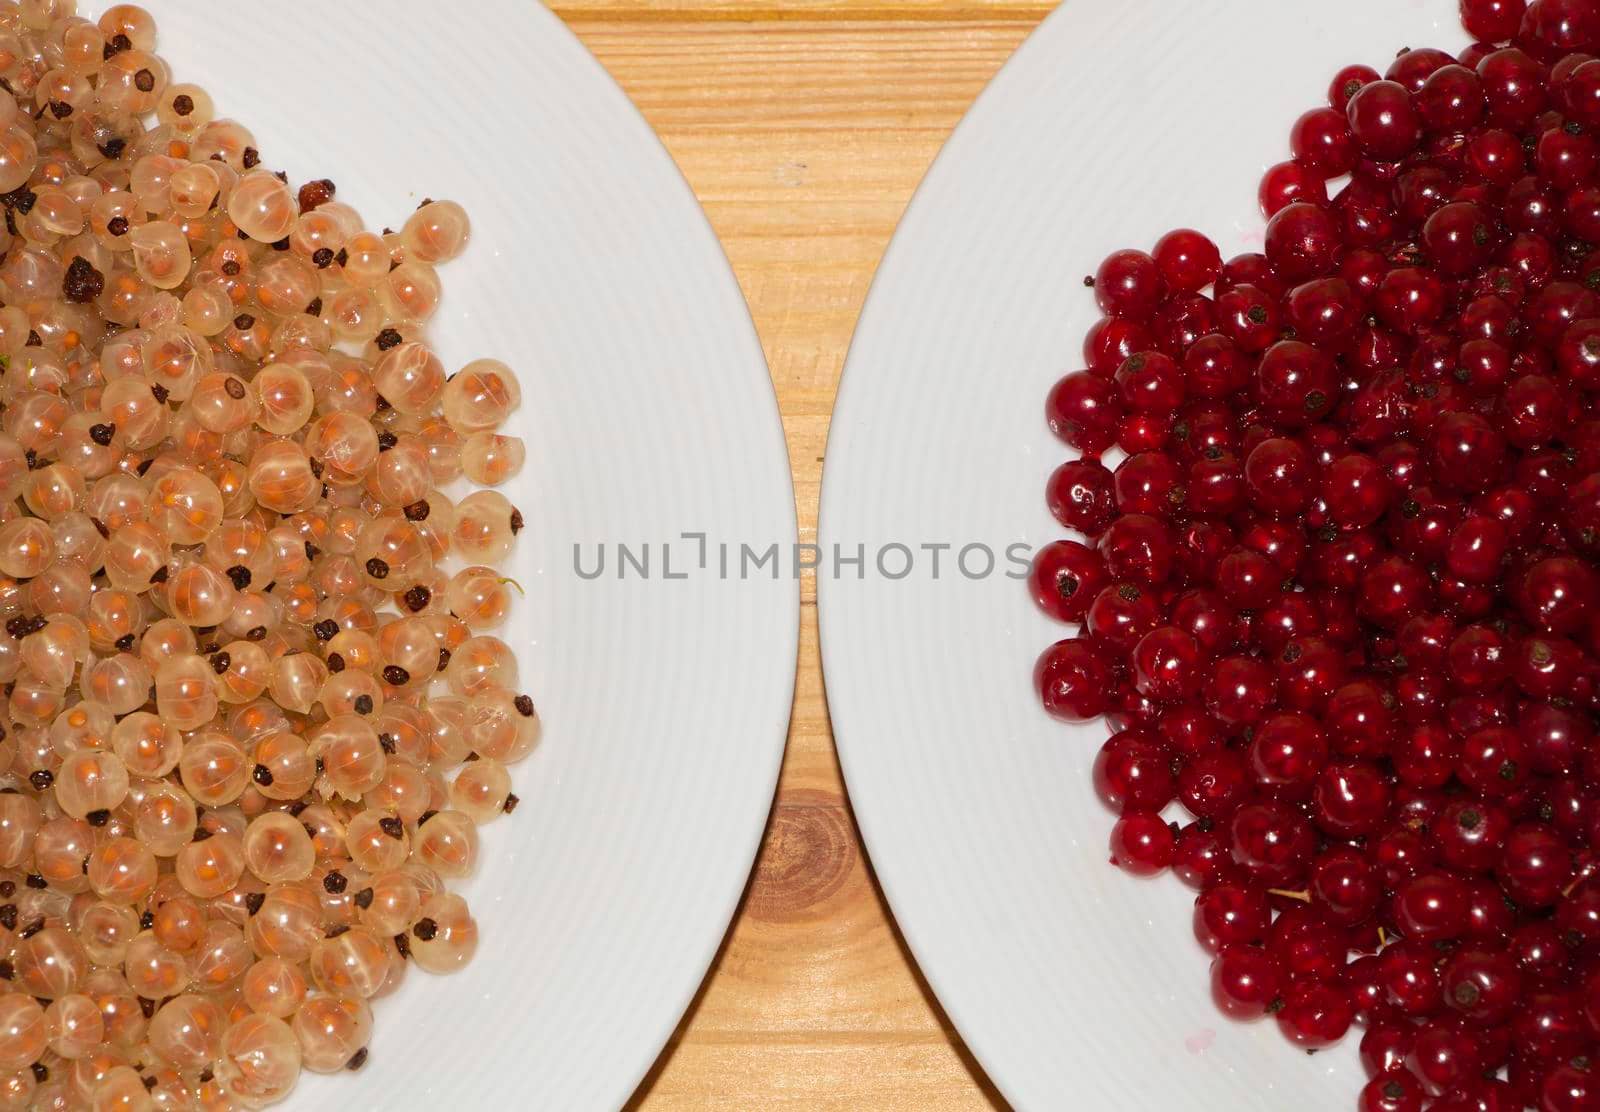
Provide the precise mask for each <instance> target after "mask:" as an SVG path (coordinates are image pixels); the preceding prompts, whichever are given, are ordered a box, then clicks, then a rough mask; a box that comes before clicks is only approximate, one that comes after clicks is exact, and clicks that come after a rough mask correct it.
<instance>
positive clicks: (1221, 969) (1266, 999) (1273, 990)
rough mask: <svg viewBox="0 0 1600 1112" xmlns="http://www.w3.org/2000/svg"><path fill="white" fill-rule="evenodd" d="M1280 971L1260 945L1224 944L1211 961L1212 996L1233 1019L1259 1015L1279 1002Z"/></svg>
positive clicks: (1251, 1017) (1281, 989) (1257, 1016)
mask: <svg viewBox="0 0 1600 1112" xmlns="http://www.w3.org/2000/svg"><path fill="white" fill-rule="evenodd" d="M1282 991H1283V973H1282V971H1281V970H1280V969H1279V968H1278V964H1277V962H1275V961H1274V960H1273V959H1272V958H1271V957H1269V956H1268V955H1267V953H1266V952H1265V951H1264V950H1262V949H1261V948H1260V947H1257V946H1252V945H1249V944H1246V943H1232V944H1229V945H1226V946H1223V947H1222V949H1221V950H1219V951H1218V953H1217V956H1216V957H1215V958H1213V959H1212V962H1211V999H1212V1000H1214V1001H1215V1002H1216V1005H1217V1008H1218V1009H1219V1010H1221V1011H1222V1013H1223V1014H1224V1015H1227V1016H1230V1017H1231V1018H1233V1019H1241V1020H1243V1019H1259V1018H1260V1017H1261V1016H1264V1015H1266V1014H1267V1013H1268V1011H1270V1010H1271V1009H1273V1008H1274V1007H1275V1006H1278V1004H1279V997H1280V994H1281V993H1282Z"/></svg>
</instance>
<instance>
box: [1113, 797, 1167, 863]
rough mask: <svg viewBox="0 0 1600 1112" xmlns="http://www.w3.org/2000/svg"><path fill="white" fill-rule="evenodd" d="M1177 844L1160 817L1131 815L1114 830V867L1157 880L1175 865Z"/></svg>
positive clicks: (1142, 812) (1123, 817)
mask: <svg viewBox="0 0 1600 1112" xmlns="http://www.w3.org/2000/svg"><path fill="white" fill-rule="evenodd" d="M1175 840H1176V835H1174V834H1173V832H1172V828H1171V827H1170V826H1168V825H1167V822H1166V820H1165V819H1163V818H1162V817H1161V816H1160V815H1156V814H1151V813H1149V812H1145V811H1133V812H1129V813H1127V814H1124V815H1123V816H1122V817H1121V818H1120V819H1118V820H1117V822H1116V825H1115V826H1113V827H1112V828H1111V861H1112V864H1114V865H1116V866H1117V867H1118V868H1120V869H1122V870H1124V871H1125V872H1130V873H1133V874H1134V875H1135V876H1153V875H1154V874H1156V873H1159V872H1161V871H1162V870H1163V869H1165V868H1166V867H1167V866H1169V865H1171V864H1172V849H1173V844H1174V842H1175Z"/></svg>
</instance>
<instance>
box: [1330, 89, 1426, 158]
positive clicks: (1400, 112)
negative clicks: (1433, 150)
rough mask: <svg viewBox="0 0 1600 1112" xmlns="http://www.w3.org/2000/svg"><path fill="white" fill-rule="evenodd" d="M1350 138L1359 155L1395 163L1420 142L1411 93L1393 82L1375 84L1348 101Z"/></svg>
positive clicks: (1419, 124)
mask: <svg viewBox="0 0 1600 1112" xmlns="http://www.w3.org/2000/svg"><path fill="white" fill-rule="evenodd" d="M1345 111H1346V117H1347V121H1348V123H1349V133H1350V136H1351V137H1352V138H1353V139H1354V140H1355V142H1356V145H1357V146H1358V147H1360V148H1361V152H1362V153H1363V154H1364V155H1366V156H1367V157H1368V158H1373V159H1377V160H1378V161H1380V162H1396V161H1398V160H1400V159H1402V158H1404V157H1405V156H1406V155H1408V154H1410V153H1411V151H1412V150H1413V149H1414V148H1415V147H1416V145H1417V143H1418V142H1420V141H1421V139H1422V120H1421V119H1420V118H1419V117H1418V115H1417V109H1416V106H1415V105H1414V104H1413V103H1412V100H1411V93H1410V92H1409V91H1407V90H1406V88H1405V87H1404V86H1402V85H1399V84H1397V83H1396V82H1393V81H1374V82H1372V83H1371V84H1369V85H1365V86H1363V87H1362V88H1361V89H1360V91H1358V92H1357V93H1356V95H1355V96H1353V97H1351V98H1350V104H1349V106H1348V107H1347V108H1346V110H1345Z"/></svg>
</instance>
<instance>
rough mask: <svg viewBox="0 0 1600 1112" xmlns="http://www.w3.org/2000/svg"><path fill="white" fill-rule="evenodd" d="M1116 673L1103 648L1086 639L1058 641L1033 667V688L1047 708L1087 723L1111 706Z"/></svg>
mask: <svg viewBox="0 0 1600 1112" xmlns="http://www.w3.org/2000/svg"><path fill="white" fill-rule="evenodd" d="M1112 679H1113V672H1112V668H1111V664H1110V662H1109V661H1108V660H1107V659H1106V657H1105V655H1104V653H1103V652H1102V651H1101V649H1100V648H1098V647H1097V646H1095V645H1094V644H1093V643H1092V642H1090V641H1089V640H1087V639H1085V638H1081V637H1074V638H1069V639H1067V640H1065V641H1057V642H1056V643H1055V644H1054V645H1051V646H1050V647H1049V648H1048V649H1046V650H1045V651H1044V652H1043V653H1042V654H1040V656H1039V662H1038V664H1037V665H1035V666H1034V672H1033V683H1034V690H1036V691H1037V692H1038V693H1039V698H1040V700H1041V701H1042V702H1043V703H1044V709H1045V710H1047V711H1049V712H1050V713H1051V714H1052V715H1054V716H1055V717H1056V718H1059V719H1061V720H1062V721H1065V722H1088V721H1090V720H1092V719H1095V718H1098V717H1099V716H1100V715H1102V714H1104V713H1105V712H1106V711H1107V709H1109V707H1110V705H1111V701H1110V696H1111V684H1112Z"/></svg>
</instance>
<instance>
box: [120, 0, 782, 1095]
mask: <svg viewBox="0 0 1600 1112" xmlns="http://www.w3.org/2000/svg"><path fill="white" fill-rule="evenodd" d="M151 7H152V9H153V11H154V12H155V15H156V17H157V19H158V21H159V24H160V30H161V39H160V44H159V46H158V49H159V50H160V51H161V53H162V54H163V55H164V56H165V57H167V58H168V60H169V61H170V62H171V63H172V66H173V69H174V71H175V74H176V79H178V80H193V81H197V82H199V83H201V84H202V85H204V86H205V87H206V89H207V90H208V91H211V92H212V93H213V95H214V96H215V98H216V100H217V103H218V108H219V114H220V115H228V116H233V117H235V118H237V119H239V120H241V121H242V122H244V123H245V124H246V125H247V126H249V127H250V128H252V129H253V131H254V132H255V136H256V138H257V140H258V145H259V147H260V149H261V153H262V157H263V160H264V162H265V163H266V164H267V165H269V166H272V167H274V168H280V167H281V168H282V169H285V170H287V171H288V172H289V175H290V179H291V181H293V182H296V183H298V182H300V181H304V180H307V179H309V178H315V177H323V176H326V177H331V178H332V179H333V180H334V181H335V182H337V183H338V187H339V192H338V197H339V199H340V200H341V201H349V202H350V203H352V204H354V205H355V206H356V207H357V208H359V209H360V210H361V212H362V213H363V215H364V216H366V218H367V219H368V221H369V222H370V223H371V224H372V225H374V226H376V225H381V224H391V225H394V226H397V227H398V226H399V224H400V222H401V221H403V220H404V219H405V218H406V216H407V215H408V214H409V213H410V211H411V210H412V208H413V207H415V205H416V204H417V202H418V201H419V200H420V199H421V198H422V197H423V196H424V195H429V196H433V197H450V198H453V199H455V200H458V201H460V202H461V203H462V204H464V205H465V206H466V208H467V210H468V212H469V213H470V214H471V217H472V221H473V241H472V243H471V245H470V247H469V249H468V252H467V254H466V255H465V256H463V257H462V258H461V259H460V260H458V261H456V262H454V263H451V264H449V265H447V266H446V267H445V268H444V269H443V270H442V271H441V275H442V277H443V279H444V286H445V297H444V303H443V308H442V309H441V311H440V319H439V321H438V324H437V326H436V327H435V328H434V329H433V339H434V341H435V343H436V344H437V346H438V348H439V350H440V352H441V355H442V356H443V358H444V360H445V363H446V364H447V366H448V367H449V368H450V369H452V370H453V369H455V368H456V367H458V366H460V365H461V364H462V363H464V362H466V361H467V360H469V359H471V358H474V357H478V356H496V357H499V358H503V359H505V360H506V361H507V362H508V363H510V364H511V365H512V367H513V368H515V369H516V370H517V372H518V373H519V375H520V376H521V379H522V387H523V404H522V409H521V410H520V412H519V413H518V414H517V416H516V417H515V419H514V424H515V426H516V428H515V431H516V432H518V433H520V434H521V435H522V436H523V437H525V438H526V440H527V443H528V449H529V452H528V462H527V467H526V469H525V471H524V472H523V475H522V476H521V477H520V479H519V481H518V482H517V483H516V484H515V488H514V489H512V490H508V491H507V493H508V495H509V496H510V497H511V498H512V500H513V501H514V502H516V503H517V504H518V505H519V506H520V507H521V509H522V511H523V513H524V515H525V516H526V518H527V521H528V528H527V529H526V530H525V531H524V532H523V534H522V536H521V538H520V541H519V544H518V547H517V551H516V555H515V557H514V559H513V561H512V566H513V569H514V570H513V571H512V572H511V574H512V575H514V576H516V577H517V579H519V580H520V581H521V583H522V584H523V585H524V586H525V587H526V588H527V597H526V599H525V600H524V601H523V602H521V603H520V604H519V608H518V611H517V613H516V615H515V617H514V619H513V623H512V625H511V627H510V628H511V633H510V634H508V635H507V636H508V640H511V641H512V642H513V643H514V645H515V647H516V649H517V651H518V655H519V658H520V661H521V664H522V673H523V675H522V679H523V684H524V686H525V687H526V688H527V690H528V691H530V692H531V693H532V694H533V695H534V697H535V699H536V700H537V702H538V704H539V708H540V713H541V715H542V716H543V718H544V720H545V739H544V742H543V744H542V746H541V748H540V750H539V751H538V752H536V753H535V754H534V756H533V757H531V758H530V759H529V760H528V761H527V762H526V763H524V764H523V765H520V766H518V767H517V768H516V769H514V778H515V782H516V791H517V792H518V794H519V795H520V796H521V797H522V805H521V807H520V808H519V809H518V811H517V812H516V814H515V815H512V816H510V817H508V818H505V819H502V820H498V821H496V822H495V823H493V824H491V825H490V826H488V827H486V828H485V836H484V854H483V865H482V868H481V869H480V871H479V873H478V875H477V876H475V877H474V878H473V879H472V880H471V881H470V882H469V883H468V884H467V885H466V889H465V891H466V894H467V896H468V898H469V900H470V902H471V904H472V906H473V908H474V910H475V912H476V915H477V918H478V922H479V926H480V928H481V945H480V948H479V950H478V954H477V957H476V959H475V960H474V961H473V963H472V964H471V965H470V966H469V967H468V968H467V969H466V970H465V971H464V972H462V973H460V974H458V975H456V976H452V977H445V978H435V977H430V976H428V975H427V974H424V973H421V972H420V971H415V970H413V972H412V974H411V975H410V978H409V979H408V981H407V983H406V984H405V986H404V987H403V988H402V990H401V992H400V993H399V994H398V996H397V998H395V999H392V1000H385V1001H381V1002H380V1003H379V1005H378V1007H377V1008H376V1013H377V1022H376V1034H375V1037H374V1039H373V1042H372V1055H371V1059H370V1060H369V1062H368V1064H367V1065H366V1067H365V1068H364V1069H363V1071H362V1073H361V1075H360V1076H340V1077H337V1078H331V1079H324V1078H313V1077H307V1078H306V1079H304V1080H303V1081H302V1083H301V1087H300V1088H299V1089H298V1090H297V1092H296V1095H295V1097H294V1098H293V1099H292V1100H291V1102H290V1103H291V1105H292V1106H294V1107H297V1108H318V1107H326V1108H332V1107H334V1106H335V1105H336V1104H337V1105H339V1106H341V1107H352V1106H353V1107H360V1108H380V1107H381V1108H385V1109H409V1108H445V1107H450V1108H462V1109H467V1108H471V1109H488V1108H510V1107H524V1106H527V1105H530V1104H537V1105H539V1106H541V1107H547V1108H562V1109H567V1108H571V1109H589V1108H606V1107H614V1106H617V1105H619V1104H621V1103H622V1102H623V1101H624V1100H626V1099H627V1097H628V1095H629V1093H630V1092H631V1091H632V1089H633V1087H634V1086H635V1085H636V1084H637V1083H638V1081H639V1079H640V1078H641V1077H642V1076H643V1074H644V1073H645V1071H646V1070H647V1069H648V1068H649V1066H650V1064H651V1061H652V1059H653V1058H654V1056H655V1055H656V1053H657V1051H658V1050H659V1049H660V1048H661V1046H662V1045H663V1043H664V1042H665V1041H666V1039H667V1036H668V1035H669V1034H670V1033H671V1031H672V1029H673V1027H674V1025H675V1024H676V1023H677V1020H678V1018H679V1017H680V1015H681V1014H682V1012H683V1010H684V1008H685V1007H686V1006H687V1004H688V1002H689V1000H690V998H691V997H692V995H693V993H694V991H695V988H696V986H697V985H698V984H699V982H700V980H701V977H702V976H703V975H704V973H705V970H706V968H707V966H708V965H709V964H710V961H711V959H712V957H713V955H714V954H715V952H716V948H717V945H718V943H719V941H720V940H721V938H722V935H723V932H724V931H725V929H726V927H727V924H728V921H729V918H730V917H731V915H732V913H733V910H734V907H735V905H736V903H737V901H738V898H739V894H740V891H741V889H742V887H743V885H744V882H745V878H746V876H747V875H748V873H749V869H750V865H751V862H752V860H753V858H754V854H755V850H756V846H757V843H758V840H759V838H760V834H761V829H762V825H763V822H764V820H765V817H766V815H767V812H768V809H769V807H770V804H771V798H772V791H773V787H774V784H775V782H776V777H777V771H778V764H779V761H780V758H781V755H782V751H783V741H784V732H785V726H786V724H787V722H788V716H789V702H790V696H791V692H792V688H793V680H794V663H795V646H796V643H797V629H798V612H799V611H798V605H799V604H798V590H797V587H796V584H795V582H794V581H793V580H792V579H790V578H787V577H785V578H783V579H781V580H779V581H772V580H769V579H765V578H756V579H751V580H747V581H743V582H741V581H739V580H737V579H731V580H728V581H723V580H720V579H718V578H717V577H716V575H715V574H714V570H715V567H714V565H713V569H712V574H706V573H700V572H696V573H695V574H693V575H692V576H691V577H690V578H688V579H686V580H682V581H678V580H674V581H671V582H668V581H666V580H664V579H662V578H661V568H660V564H659V561H660V553H659V551H656V552H654V553H653V562H652V566H651V571H652V573H653V578H651V579H650V580H648V581H641V580H640V579H638V578H636V577H630V578H629V579H628V580H627V581H623V582H619V581H618V580H617V579H616V578H615V575H614V566H615V565H614V562H613V563H609V564H608V573H607V576H606V577H605V578H603V579H600V580H596V581H593V582H589V581H584V580H582V579H580V578H579V577H578V576H577V575H576V574H575V573H574V570H573V546H574V545H575V544H580V543H581V544H583V545H584V546H585V549H584V551H585V553H586V556H585V562H586V566H592V559H593V553H594V551H595V550H594V546H595V545H596V544H597V543H605V544H607V545H612V544H615V543H617V542H628V543H631V544H632V545H634V546H635V551H637V548H638V545H639V544H640V543H641V542H652V545H653V546H654V545H656V544H659V542H662V541H666V540H670V539H672V538H676V537H678V535H679V534H680V533H681V532H683V531H686V530H691V531H693V530H699V531H704V532H707V533H709V534H710V536H711V539H712V541H713V542H714V541H715V540H716V539H718V538H721V539H725V540H731V541H735V542H737V541H750V542H752V543H754V542H756V541H760V542H761V543H762V544H766V543H769V542H777V543H779V544H792V543H793V541H794V536H795V520H794V509H793V506H794V502H793V496H792V488H791V485H790V481H789V471H788V463H787V456H786V453H785V451H784V441H783V434H782V430H781V427H780V425H779V422H778V412H777V406H776V403H775V399H774V397H773V392H772V387H771V384H770V380H769V378H768V375H767V370H766V365H765V363H764V361H763V359H762V354H761V348H760V345H759V343H758V342H757V339H756V334H755V330H754V328H753V326H752V324H751V321H750V317H749V314H748V312H747V310H746V308H745V305H744V302H743V300H742V298H741V297H740V294H739V289H738V286H737V284H736V283H735V281H734V278H733V275H732V272H731V271H730V270H729V268H728V265H727V262H726V260H725V258H724V257H723V254H722V251H721V249H720V247H719V245H718V243H717V240H716V237H715V236H714V235H713V234H712V231H711V228H710V227H709V225H708V224H707V222H706V220H705V217H704V215H703V214H702V213H701V211H700V209H699V208H698V207H697V205H696V204H695V201H694V198H693V196H692V195H691V193H690V191H689V189H688V187H687V186H686V184H685V183H684V181H683V179H682V177H681V176H680V175H679V173H678V171H677V169H676V167H674V165H673V163H672V161H671V159H670V158H669V157H668V156H667V154H666V152H665V151H664V150H663V149H662V147H661V145H660V143H659V142H658V141H657V139H656V137H655V136H654V135H653V134H652V133H651V131H650V128H649V127H648V126H647V125H646V123H645V122H644V120H643V119H642V118H641V117H640V116H639V114H638V112H637V111H636V110H635V109H634V108H633V106H632V105H631V104H630V103H629V102H628V100H627V98H626V97H625V96H624V95H623V93H622V92H621V90H619V89H618V88H617V86H616V85H615V84H613V83H612V81H611V79H610V78H609V77H608V76H607V75H606V73H605V71H604V70H602V69H601V67H600V66H599V65H598V64H597V63H596V62H595V60H594V59H593V58H592V57H591V56H590V55H589V54H588V53H587V52H586V51H585V50H584V49H583V47H582V46H581V45H580V44H579V43H578V41H577V40H576V39H575V38H574V37H573V36H572V35H571V34H570V33H569V32H568V31H567V30H566V29H565V27H563V26H562V24H561V23H560V21H559V20H557V19H556V18H555V17H554V16H553V15H552V14H551V13H550V12H548V11H547V10H545V9H544V8H542V7H539V6H537V5H535V4H532V3H528V2H525V0H476V2H474V3H473V4H471V5H449V4H445V5H440V4H437V3H433V2H432V0H402V2H397V0H340V2H339V3H337V4H319V5H311V6H307V5H303V4H215V3H212V2H210V0H152V3H151ZM684 545H685V542H683V541H681V540H680V541H679V542H678V546H677V547H676V548H675V550H674V553H673V561H674V568H673V570H674V573H675V574H676V573H678V572H680V571H681V570H682V569H683V567H684V566H685V564H686V563H687V559H686V557H687V556H688V555H689V554H690V553H691V552H692V548H685V547H684Z"/></svg>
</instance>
